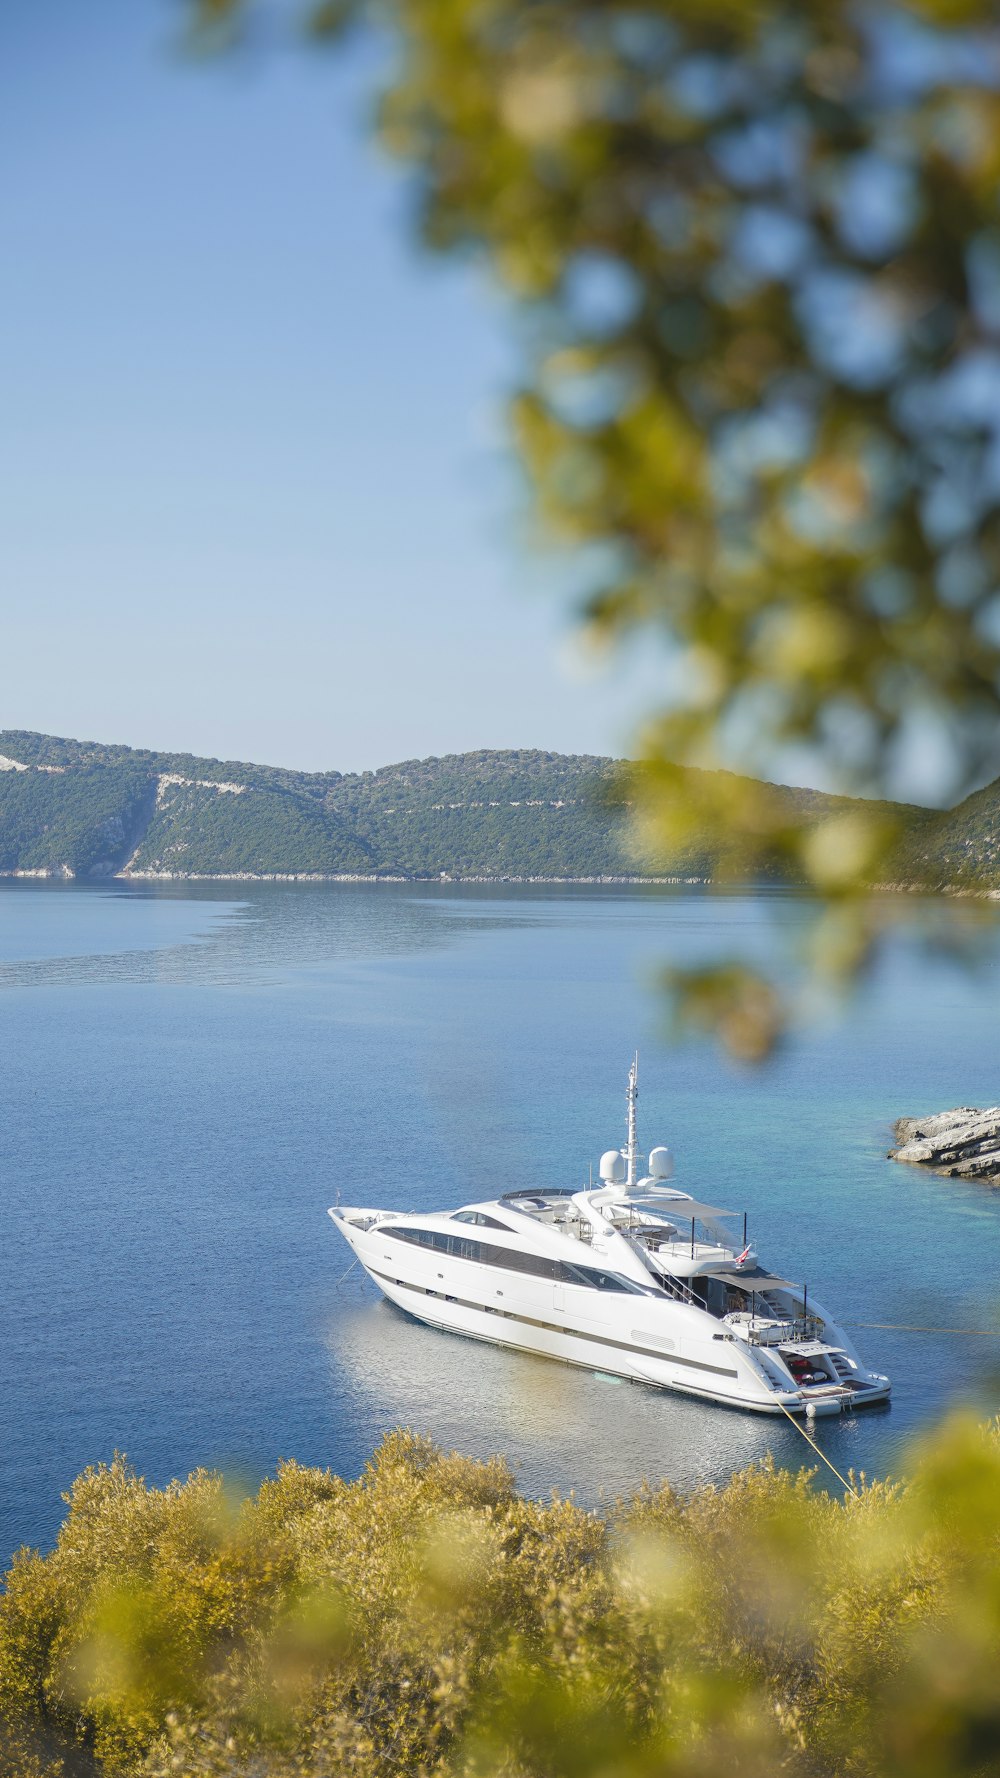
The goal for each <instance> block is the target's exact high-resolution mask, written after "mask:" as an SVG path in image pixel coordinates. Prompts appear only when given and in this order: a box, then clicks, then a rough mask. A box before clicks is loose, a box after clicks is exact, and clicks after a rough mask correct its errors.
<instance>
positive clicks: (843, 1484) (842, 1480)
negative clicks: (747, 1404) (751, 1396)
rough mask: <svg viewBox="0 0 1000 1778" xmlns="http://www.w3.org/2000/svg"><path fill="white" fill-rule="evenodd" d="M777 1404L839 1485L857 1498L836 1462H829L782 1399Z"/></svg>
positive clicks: (855, 1490)
mask: <svg viewBox="0 0 1000 1778" xmlns="http://www.w3.org/2000/svg"><path fill="white" fill-rule="evenodd" d="M778 1406H779V1408H780V1409H781V1411H782V1413H783V1414H784V1416H785V1419H786V1420H790V1421H791V1422H792V1425H793V1426H794V1428H795V1430H796V1432H801V1434H802V1437H803V1438H804V1439H805V1441H806V1444H807V1445H812V1448H813V1450H814V1451H815V1453H816V1455H817V1457H819V1458H820V1459H821V1461H822V1462H823V1463H825V1464H826V1467H827V1469H832V1471H833V1473H834V1475H835V1476H836V1478H837V1480H838V1482H839V1483H840V1485H841V1487H843V1488H846V1489H847V1492H848V1494H853V1495H854V1498H855V1500H857V1498H858V1490H857V1488H855V1487H854V1486H853V1485H852V1483H850V1482H849V1481H848V1480H847V1477H846V1476H842V1475H841V1473H840V1470H839V1469H838V1468H837V1466H836V1464H835V1463H831V1462H830V1459H829V1457H828V1456H827V1454H826V1452H825V1451H821V1450H820V1448H819V1446H818V1444H817V1443H816V1440H815V1439H814V1438H810V1436H809V1434H808V1432H807V1431H806V1429H805V1427H804V1426H802V1425H800V1423H799V1421H798V1420H796V1418H795V1415H794V1414H790V1413H789V1412H788V1409H787V1408H786V1406H785V1404H784V1402H783V1401H779V1403H778Z"/></svg>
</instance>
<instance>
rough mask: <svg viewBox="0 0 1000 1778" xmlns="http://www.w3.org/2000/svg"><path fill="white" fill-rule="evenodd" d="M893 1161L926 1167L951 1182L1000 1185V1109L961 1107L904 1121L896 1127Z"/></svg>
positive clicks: (894, 1131) (904, 1118)
mask: <svg viewBox="0 0 1000 1778" xmlns="http://www.w3.org/2000/svg"><path fill="white" fill-rule="evenodd" d="M893 1133H894V1135H895V1138H896V1147H895V1148H890V1150H889V1159H890V1160H891V1161H904V1162H905V1163H906V1164H907V1165H908V1166H915V1167H926V1169H927V1170H928V1172H931V1173H943V1174H944V1175H945V1176H946V1177H947V1178H949V1179H976V1180H981V1181H982V1182H983V1183H984V1184H987V1185H1000V1105H992V1106H990V1107H989V1108H988V1109H986V1110H980V1109H979V1107H978V1106H975V1105H958V1106H956V1107H955V1109H954V1110H953V1111H938V1112H935V1113H934V1114H933V1115H932V1116H930V1117H901V1118H899V1119H898V1120H897V1122H896V1123H895V1124H894V1125H893Z"/></svg>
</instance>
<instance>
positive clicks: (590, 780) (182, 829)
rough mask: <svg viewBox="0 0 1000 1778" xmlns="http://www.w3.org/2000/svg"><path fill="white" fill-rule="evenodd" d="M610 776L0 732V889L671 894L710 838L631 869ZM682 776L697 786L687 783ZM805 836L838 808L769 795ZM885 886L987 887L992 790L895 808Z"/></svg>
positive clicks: (623, 803)
mask: <svg viewBox="0 0 1000 1778" xmlns="http://www.w3.org/2000/svg"><path fill="white" fill-rule="evenodd" d="M627 772H628V768H627V766H626V764H625V763H624V762H621V761H616V760H612V759H603V758H598V757H594V756H592V755H579V754H559V753H547V752H543V751H538V750H531V749H524V750H513V751H506V752H502V751H494V752H489V751H483V752H473V753H460V754H449V755H446V756H445V757H444V758H441V759H422V760H416V759H411V760H404V761H402V762H401V763H400V764H398V765H390V766H383V767H381V768H380V769H379V770H377V771H371V772H360V773H358V772H353V773H342V772H336V771H330V772H296V771H288V770H284V769H283V768H281V767H277V766H262V765H249V764H246V763H244V762H242V761H234V760H217V759H202V758H198V757H197V756H195V755H193V754H184V753H180V754H178V753H156V752H148V751H146V750H144V749H138V748H131V747H120V746H110V745H104V744H102V743H99V742H92V741H73V740H65V739H61V738H59V737H57V736H54V735H42V734H34V733H30V732H28V731H26V730H19V729H5V730H0V875H3V876H20V877H63V878H80V879H85V880H86V879H89V880H94V879H100V878H109V877H118V878H125V879H143V878H150V879H166V880H169V879H171V878H182V879H195V880H197V879H203V878H208V879H218V880H256V879H261V880H267V879H280V880H297V881H298V880H309V879H320V880H340V881H359V880H364V881H370V880H385V881H393V880H396V881H414V880H416V881H420V880H424V881H428V880H435V879H437V880H440V879H441V878H445V879H452V880H454V881H462V882H497V881H513V882H620V883H635V882H664V881H667V882H671V881H706V880H708V879H709V878H711V876H712V875H713V869H714V855H713V845H712V842H711V839H710V836H709V835H708V834H707V832H706V834H705V835H704V836H696V837H695V839H694V840H692V841H691V842H690V843H689V844H688V845H687V846H686V848H685V849H684V850H683V852H681V853H677V854H675V855H671V856H669V857H667V856H660V857H642V856H640V855H638V854H637V852H636V850H635V841H634V838H633V836H632V835H631V833H630V831H629V823H628V813H629V811H628V800H629V789H628V781H627ZM692 775H693V776H694V777H695V778H697V777H698V776H699V775H700V774H698V773H697V772H693V774H692ZM774 795H775V796H776V797H778V798H780V799H781V800H782V803H783V805H785V806H786V807H787V812H788V818H789V820H790V821H791V822H794V823H796V824H800V825H803V826H810V825H812V824H813V823H816V822H819V821H822V820H824V819H825V818H826V817H827V816H829V815H830V814H833V813H836V812H838V811H841V810H843V809H844V808H845V807H847V806H849V799H847V798H844V797H834V796H828V795H826V794H824V793H822V792H820V791H814V790H800V789H794V788H790V787H785V786H781V785H776V786H774ZM894 812H895V813H896V815H897V818H898V819H899V821H900V825H901V827H902V830H903V832H904V835H905V838H904V842H903V845H902V847H901V850H900V858H899V870H898V872H897V873H896V874H897V875H898V878H899V884H900V886H906V887H909V886H914V885H918V884H919V885H925V886H928V887H935V888H945V887H954V888H961V887H971V888H985V889H989V888H993V887H996V886H1000V826H998V815H1000V781H998V783H997V784H993V785H990V786H988V787H987V789H986V790H982V791H978V792H976V794H975V796H972V797H970V798H968V799H967V801H966V802H965V803H963V804H960V805H959V807H958V808H957V809H955V810H952V811H948V812H945V813H942V812H940V811H936V810H927V809H920V808H914V807H901V806H899V805H895V806H894Z"/></svg>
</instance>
